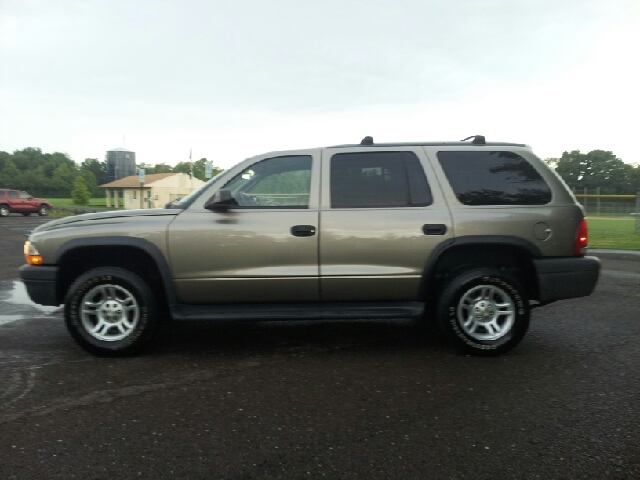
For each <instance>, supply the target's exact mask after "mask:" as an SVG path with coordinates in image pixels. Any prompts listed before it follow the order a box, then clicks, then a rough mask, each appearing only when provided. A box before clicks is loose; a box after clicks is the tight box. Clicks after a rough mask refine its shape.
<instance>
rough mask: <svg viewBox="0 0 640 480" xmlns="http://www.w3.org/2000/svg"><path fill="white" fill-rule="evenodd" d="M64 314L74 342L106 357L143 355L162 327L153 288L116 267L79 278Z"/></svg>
mask: <svg viewBox="0 0 640 480" xmlns="http://www.w3.org/2000/svg"><path fill="white" fill-rule="evenodd" d="M64 313H65V321H66V324H67V329H68V330H69V333H71V336H72V337H73V338H74V340H75V341H76V342H77V343H78V344H79V345H80V346H81V347H82V348H84V349H85V350H86V351H88V352H90V353H93V354H94V355H98V356H105V357H115V356H125V355H132V354H134V353H137V352H139V351H140V350H141V349H142V348H143V347H145V346H146V345H147V344H148V343H149V341H150V340H151V339H152V338H153V335H154V333H155V331H156V328H157V325H158V313H157V307H156V301H155V298H154V295H153V291H152V290H151V288H150V287H149V286H148V285H147V283H146V282H145V281H144V280H143V279H142V278H140V277H139V276H138V275H136V274H135V273H133V272H130V271H128V270H125V269H123V268H116V267H100V268H95V269H93V270H90V271H88V272H86V273H84V274H83V275H81V276H80V277H78V279H77V280H76V281H75V282H74V283H73V285H71V287H70V288H69V291H68V292H67V296H66V299H65V307H64Z"/></svg>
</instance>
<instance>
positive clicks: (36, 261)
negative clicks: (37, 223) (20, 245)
mask: <svg viewBox="0 0 640 480" xmlns="http://www.w3.org/2000/svg"><path fill="white" fill-rule="evenodd" d="M24 259H25V260H26V261H27V263H28V264H29V265H42V257H41V256H40V253H39V252H38V249H37V248H36V247H35V245H33V243H31V242H30V241H29V240H27V241H26V242H24Z"/></svg>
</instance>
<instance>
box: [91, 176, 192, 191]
mask: <svg viewBox="0 0 640 480" xmlns="http://www.w3.org/2000/svg"><path fill="white" fill-rule="evenodd" d="M172 175H180V174H179V173H151V174H149V175H145V176H144V185H145V187H146V186H148V185H149V184H150V183H153V182H157V181H158V180H162V179H163V178H167V177H171V176H172ZM100 186H101V187H109V188H113V187H117V188H123V187H139V186H140V177H139V176H138V175H129V176H128V177H124V178H121V179H120V180H114V181H113V182H109V183H105V184H102V185H100Z"/></svg>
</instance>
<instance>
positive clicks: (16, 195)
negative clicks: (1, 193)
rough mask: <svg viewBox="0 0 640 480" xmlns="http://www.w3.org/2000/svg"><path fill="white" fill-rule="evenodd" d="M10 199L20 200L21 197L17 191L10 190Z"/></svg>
mask: <svg viewBox="0 0 640 480" xmlns="http://www.w3.org/2000/svg"><path fill="white" fill-rule="evenodd" d="M9 198H20V195H18V192H16V191H15V190H9Z"/></svg>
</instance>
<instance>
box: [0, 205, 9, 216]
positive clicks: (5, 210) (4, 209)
mask: <svg viewBox="0 0 640 480" xmlns="http://www.w3.org/2000/svg"><path fill="white" fill-rule="evenodd" d="M10 213H11V209H10V208H9V207H8V206H7V205H0V217H8V216H9V214H10Z"/></svg>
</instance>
